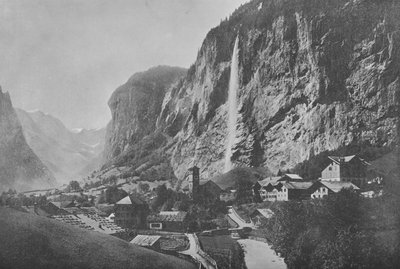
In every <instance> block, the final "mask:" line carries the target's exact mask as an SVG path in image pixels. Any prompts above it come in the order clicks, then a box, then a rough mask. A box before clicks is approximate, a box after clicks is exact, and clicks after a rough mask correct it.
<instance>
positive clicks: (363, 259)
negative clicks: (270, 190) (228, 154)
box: [263, 190, 400, 269]
mask: <svg viewBox="0 0 400 269" xmlns="http://www.w3.org/2000/svg"><path fill="white" fill-rule="evenodd" d="M396 201H397V200H392V199H382V198H379V199H377V200H376V201H375V202H371V200H369V201H368V200H367V199H365V198H363V197H361V196H360V195H358V194H356V193H354V192H352V191H348V190H342V191H341V192H339V193H338V194H337V195H332V196H328V197H326V198H324V199H318V200H311V201H303V202H296V201H289V202H285V203H275V204H274V205H273V206H272V208H271V209H272V210H273V211H274V216H273V217H272V218H271V219H269V220H268V221H266V223H264V225H263V226H264V228H265V229H264V230H263V232H264V235H265V237H266V238H267V239H268V240H269V241H270V243H271V244H272V245H273V247H274V249H275V250H276V251H277V252H278V253H280V254H281V255H282V256H283V257H284V258H285V262H286V264H287V265H288V268H326V269H331V268H332V269H333V268H400V260H399V258H398V255H397V254H396V253H399V250H400V248H399V242H398V240H397V243H395V245H394V246H393V245H392V246H388V245H385V244H383V243H382V240H379V237H378V236H377V233H378V232H379V233H381V234H382V233H383V234H385V233H387V234H388V235H389V236H390V234H391V233H392V232H393V225H392V226H391V227H388V226H387V227H386V228H387V230H385V227H382V226H381V225H379V224H378V223H379V222H380V221H379V220H377V215H376V214H379V212H378V211H379V208H381V207H382V204H376V203H387V204H385V205H383V207H392V208H398V205H399V204H398V202H396ZM375 213H376V214H375ZM397 213H398V209H397ZM397 213H396V210H393V211H391V213H390V214H392V215H394V214H397ZM393 219H394V221H395V223H397V225H398V223H399V220H400V219H399V215H397V216H395V217H394V218H393ZM394 226H396V224H395V225H394ZM396 232H397V233H398V230H397V231H396ZM396 244H397V245H396Z"/></svg>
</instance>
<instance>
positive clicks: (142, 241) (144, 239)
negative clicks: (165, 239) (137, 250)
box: [131, 234, 161, 247]
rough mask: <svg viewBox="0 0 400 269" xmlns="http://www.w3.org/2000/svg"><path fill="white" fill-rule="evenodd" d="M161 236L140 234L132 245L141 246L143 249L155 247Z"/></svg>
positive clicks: (133, 240)
mask: <svg viewBox="0 0 400 269" xmlns="http://www.w3.org/2000/svg"><path fill="white" fill-rule="evenodd" d="M160 238H161V236H158V235H143V234H138V235H137V236H136V237H135V238H133V239H132V241H131V243H132V244H135V245H139V246H142V247H151V246H153V245H154V244H155V243H156V242H157V241H158V240H159V239H160Z"/></svg>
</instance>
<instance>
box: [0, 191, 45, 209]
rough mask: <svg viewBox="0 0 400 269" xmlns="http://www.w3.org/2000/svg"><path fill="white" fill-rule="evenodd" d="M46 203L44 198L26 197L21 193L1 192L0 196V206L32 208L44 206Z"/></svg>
mask: <svg viewBox="0 0 400 269" xmlns="http://www.w3.org/2000/svg"><path fill="white" fill-rule="evenodd" d="M45 203H47V199H46V196H33V195H32V196H26V195H24V194H23V193H19V194H17V192H16V191H15V190H11V189H10V190H9V191H7V192H2V194H1V195H0V206H11V207H20V206H33V205H35V204H36V205H44V204H45Z"/></svg>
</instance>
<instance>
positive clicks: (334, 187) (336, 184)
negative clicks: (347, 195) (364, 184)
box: [321, 181, 360, 193]
mask: <svg viewBox="0 0 400 269" xmlns="http://www.w3.org/2000/svg"><path fill="white" fill-rule="evenodd" d="M321 184H323V185H324V186H325V187H327V188H328V189H330V190H331V191H333V192H335V193H336V192H339V191H340V190H342V189H350V188H353V189H354V190H359V189H360V188H359V187H357V186H356V185H354V184H353V183H351V182H342V181H321Z"/></svg>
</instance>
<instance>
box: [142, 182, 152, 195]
mask: <svg viewBox="0 0 400 269" xmlns="http://www.w3.org/2000/svg"><path fill="white" fill-rule="evenodd" d="M139 190H140V191H141V192H143V193H147V192H149V191H150V185H149V184H148V183H142V182H140V183H139Z"/></svg>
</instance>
